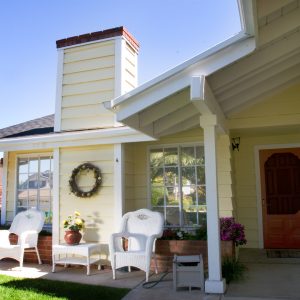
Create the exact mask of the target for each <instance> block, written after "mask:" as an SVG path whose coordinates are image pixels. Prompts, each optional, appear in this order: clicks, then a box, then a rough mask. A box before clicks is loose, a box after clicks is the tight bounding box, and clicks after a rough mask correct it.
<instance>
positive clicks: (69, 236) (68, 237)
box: [64, 230, 82, 245]
mask: <svg viewBox="0 0 300 300" xmlns="http://www.w3.org/2000/svg"><path fill="white" fill-rule="evenodd" d="M81 238H82V235H81V233H80V232H79V230H67V231H66V234H65V236H64V239H65V241H66V243H67V244H68V245H78V244H79V242H80V240H81Z"/></svg>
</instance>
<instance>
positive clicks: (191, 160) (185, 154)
mask: <svg viewBox="0 0 300 300" xmlns="http://www.w3.org/2000/svg"><path fill="white" fill-rule="evenodd" d="M194 151H195V150H194V147H184V148H182V149H181V165H182V166H193V165H194V164H195V162H196V161H195V153H194Z"/></svg>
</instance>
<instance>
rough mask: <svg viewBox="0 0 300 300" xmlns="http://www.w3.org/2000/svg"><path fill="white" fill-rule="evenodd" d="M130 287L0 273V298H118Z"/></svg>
mask: <svg viewBox="0 0 300 300" xmlns="http://www.w3.org/2000/svg"><path fill="white" fill-rule="evenodd" d="M129 291H130V289H127V288H114V287H107V286H100V285H87V284H81V283H74V282H65V281H57V280H48V279H40V278H34V279H31V278H16V277H11V276H6V275H0V295H1V296H0V297H1V300H6V299H7V300H8V299H10V300H11V299H14V300H18V299H20V300H21V299H22V300H23V299H26V300H50V299H51V300H62V299H64V300H65V299H68V300H93V299H99V300H100V299H101V300H106V299H107V300H119V299H122V298H123V297H124V296H125V295H126V294H127V293H128V292H129Z"/></svg>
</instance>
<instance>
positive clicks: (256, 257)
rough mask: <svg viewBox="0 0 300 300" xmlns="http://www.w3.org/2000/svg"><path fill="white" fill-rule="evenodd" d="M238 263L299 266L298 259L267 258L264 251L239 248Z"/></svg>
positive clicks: (299, 261) (299, 259) (299, 260)
mask: <svg viewBox="0 0 300 300" xmlns="http://www.w3.org/2000/svg"><path fill="white" fill-rule="evenodd" d="M293 251H295V250H293ZM239 261H240V262H243V263H257V264H300V257H293V258H292V257H268V255H267V250H265V249H254V248H241V249H239Z"/></svg>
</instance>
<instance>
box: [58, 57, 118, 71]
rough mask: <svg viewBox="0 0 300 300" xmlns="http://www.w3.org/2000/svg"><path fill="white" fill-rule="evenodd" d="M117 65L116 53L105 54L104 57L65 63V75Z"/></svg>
mask: <svg viewBox="0 0 300 300" xmlns="http://www.w3.org/2000/svg"><path fill="white" fill-rule="evenodd" d="M114 66H115V57H114V55H110V56H103V57H96V58H90V59H88V60H83V61H75V62H69V63H66V62H65V63H64V70H63V72H64V75H68V74H72V73H75V74H76V73H78V72H85V71H90V70H96V69H104V68H114Z"/></svg>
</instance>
